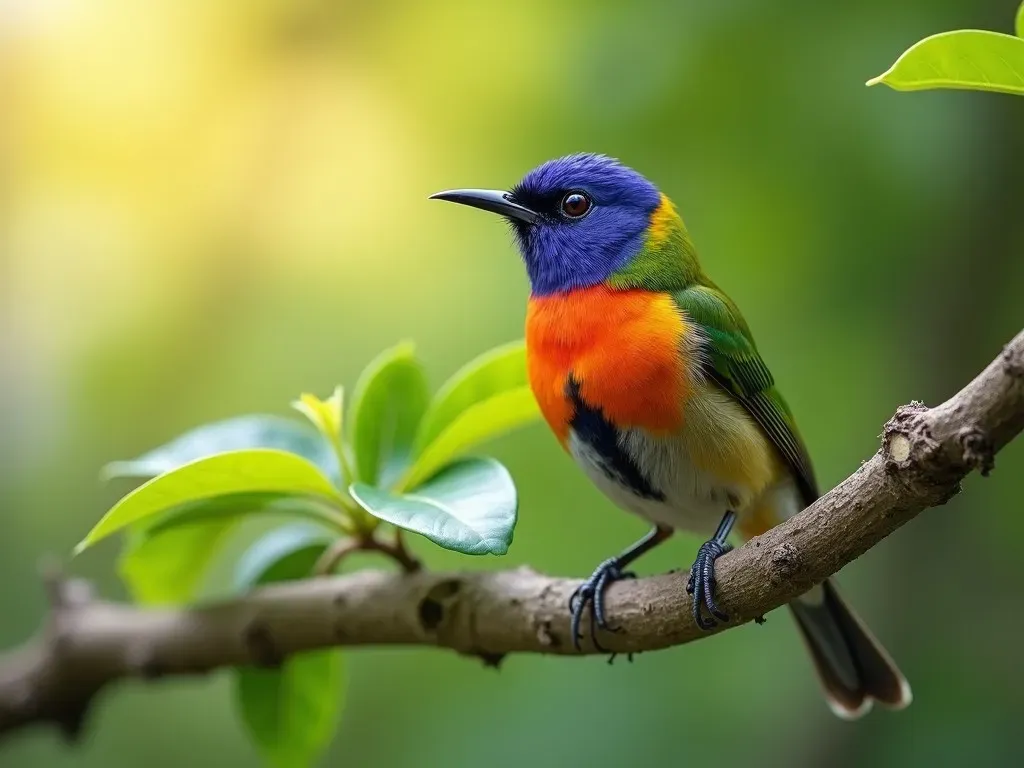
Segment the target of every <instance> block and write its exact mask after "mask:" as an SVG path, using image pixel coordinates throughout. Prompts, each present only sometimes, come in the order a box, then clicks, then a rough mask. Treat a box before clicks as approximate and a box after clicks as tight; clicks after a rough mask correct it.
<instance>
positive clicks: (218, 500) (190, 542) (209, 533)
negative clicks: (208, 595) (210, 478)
mask: <svg viewBox="0 0 1024 768" xmlns="http://www.w3.org/2000/svg"><path fill="white" fill-rule="evenodd" d="M267 513H270V514H275V513H276V514H284V515H288V514H291V515H302V516H306V517H309V518H311V519H313V520H328V521H329V518H326V517H325V511H324V510H323V509H322V508H320V507H317V506H316V505H315V504H314V503H313V502H311V501H309V500H308V499H305V498H302V497H298V496H289V495H287V494H281V493H232V494H228V495H225V496H217V497H214V498H212V499H204V500H202V501H197V502H191V503H186V504H182V505H180V506H178V507H172V508H171V509H169V510H167V511H166V512H164V513H162V514H160V515H157V516H156V517H155V521H154V522H149V521H146V520H143V521H140V522H138V523H135V524H134V525H132V526H131V527H130V533H129V535H128V537H127V540H126V544H125V547H124V549H123V550H122V552H121V555H120V557H119V559H118V573H119V575H120V576H121V579H122V580H123V581H124V582H125V584H126V585H127V587H128V591H129V592H130V593H131V595H132V599H133V600H135V601H136V602H138V603H141V604H144V605H182V604H185V603H188V602H190V601H191V600H193V599H194V598H195V597H196V596H197V595H198V593H199V589H200V587H201V586H202V584H203V580H204V579H205V577H206V574H207V572H208V570H209V567H210V564H211V563H212V561H213V559H214V558H215V557H216V555H217V553H218V552H219V551H220V549H221V547H222V546H223V545H224V543H225V541H227V540H228V538H230V536H231V535H232V534H233V533H234V532H235V531H236V529H237V528H238V525H239V523H240V522H241V520H242V518H243V517H246V516H249V515H254V514H267ZM147 523H148V525H147Z"/></svg>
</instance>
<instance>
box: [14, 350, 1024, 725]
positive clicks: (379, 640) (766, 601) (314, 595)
mask: <svg viewBox="0 0 1024 768" xmlns="http://www.w3.org/2000/svg"><path fill="white" fill-rule="evenodd" d="M1022 428H1024V332H1021V333H1020V334H1018V335H1017V336H1016V337H1015V338H1014V339H1013V341H1011V342H1010V343H1009V344H1008V345H1007V346H1006V347H1005V348H1004V349H1003V352H1002V354H1001V355H1000V356H999V357H998V358H996V359H995V360H994V361H993V362H992V363H990V364H989V365H988V367H986V368H985V370H984V371H982V372H981V373H980V374H979V375H978V376H977V377H976V378H975V379H974V380H973V381H972V382H970V383H969V384H968V385H967V386H966V387H964V388H963V389H962V390H961V391H960V392H958V393H957V394H956V395H955V396H953V397H952V398H950V399H949V400H948V401H946V402H945V403H943V404H941V405H939V406H936V407H934V408H926V407H925V406H923V405H921V404H920V403H916V402H914V403H911V404H910V405H905V406H902V407H900V408H899V409H898V410H897V411H896V414H895V415H894V416H893V417H892V418H891V419H890V420H889V422H888V423H887V424H886V425H885V429H884V433H883V438H882V445H881V447H880V449H879V450H878V452H877V453H876V454H875V455H874V456H873V457H872V458H871V459H870V460H868V461H867V462H865V463H864V464H862V465H861V467H860V468H859V469H858V470H857V471H856V472H854V473H853V475H851V476H850V477H849V478H847V479H846V480H844V481H843V482H842V483H840V484H839V485H838V486H836V487H835V488H834V489H833V490H832V491H830V492H829V493H827V494H826V495H824V496H822V497H821V498H820V499H819V500H818V501H817V502H815V503H814V504H812V505H811V506H810V507H808V508H807V509H805V510H804V511H802V512H801V513H800V514H798V515H796V516H795V517H793V518H792V519H790V520H788V521H787V522H785V523H783V524H781V525H779V526H777V527H775V528H773V529H772V530H770V531H768V532H767V533H765V534H764V535H762V536H759V537H757V538H755V539H753V540H751V541H749V542H747V543H746V544H745V545H744V546H742V547H740V548H738V549H736V550H734V551H733V552H731V553H729V554H727V555H726V556H724V557H722V558H721V559H720V560H719V561H718V562H717V564H716V568H717V575H718V589H719V595H720V597H721V603H722V605H723V607H724V608H725V609H726V610H727V611H728V613H729V614H730V615H731V617H732V621H730V622H729V624H728V625H725V626H720V627H719V628H718V629H716V630H713V631H712V632H704V631H702V630H700V629H698V628H697V626H696V625H695V624H694V622H693V619H692V617H691V614H690V599H691V598H690V597H689V596H688V595H687V594H686V592H685V590H684V584H685V580H686V574H685V573H670V574H664V575H660V576H654V577H651V578H645V579H639V580H635V581H634V580H629V581H623V582H619V583H616V584H614V585H613V586H612V587H611V588H610V590H609V592H608V608H609V613H610V615H611V616H612V618H613V621H614V622H615V623H617V624H619V625H621V627H622V630H621V632H618V633H614V634H613V633H605V636H603V637H602V638H601V639H602V644H603V645H605V646H607V647H608V648H609V649H610V650H612V651H614V652H616V653H628V652H635V651H651V650H656V649H660V648H666V647H669V646H674V645H680V644H682V643H686V642H690V641H691V640H696V639H698V638H700V637H706V636H708V635H709V634H714V633H715V632H718V631H722V629H726V628H728V627H733V626H739V625H740V624H743V623H746V622H747V621H749V620H751V619H755V618H757V617H760V616H761V615H763V614H765V613H768V612H769V611H771V610H773V609H775V608H777V607H779V606H781V605H783V604H785V603H786V602H788V601H789V600H791V599H793V598H795V597H796V596H798V595H799V594H801V593H803V592H804V591H806V590H807V589H809V588H810V587H811V586H812V585H814V584H816V583H818V582H820V581H822V580H823V579H825V578H827V577H829V576H831V575H832V574H834V573H836V572H837V571H838V570H839V569H840V568H842V567H843V566H844V565H846V564H847V563H849V562H851V561H852V560H854V559H855V558H857V557H858V556H860V555H861V554H863V553H864V552H865V551H866V550H868V549H869V548H871V547H872V546H874V545H875V544H877V543H878V542H880V541H881V540H882V539H883V538H885V537H886V536H888V535H889V534H890V533H892V532H893V531H894V530H896V528H898V527H900V526H901V525H903V524H904V523H906V522H907V521H909V520H910V519H912V518H913V517H914V516H916V515H917V514H918V513H919V512H921V511H922V510H924V509H926V508H928V507H932V506H936V505H939V504H943V503H945V502H946V501H948V500H949V499H950V498H951V497H952V496H954V495H955V494H956V493H957V492H959V490H960V481H961V480H962V479H963V478H964V477H965V476H966V475H967V474H968V473H969V472H971V471H972V470H974V469H978V470H979V471H980V472H981V474H982V475H987V474H988V473H989V472H990V471H991V470H992V468H993V462H994V456H995V454H996V452H998V451H999V450H1000V449H1001V448H1002V447H1003V446H1004V445H1006V444H1007V443H1008V442H1009V441H1010V440H1012V439H1013V438H1014V437H1015V436H1016V435H1017V434H1018V433H1019V432H1020V431H1021V429H1022ZM579 583H580V582H579V580H578V579H559V578H550V577H547V576H544V575H541V574H538V573H535V572H533V571H531V570H530V569H528V568H520V569H517V570H511V571H502V572H461V573H434V572H428V571H423V570H420V571H417V572H414V573H390V572H383V571H375V570H363V571H359V572H356V573H353V574H350V575H345V576H330V577H327V576H324V577H319V578H311V579H308V580H304V581H295V582H287V583H281V584H274V585H269V586H266V587H262V588H259V589H256V590H254V591H252V592H250V593H248V594H247V595H245V596H243V597H241V598H238V599H235V600H228V601H223V602H218V603H215V604H209V605H202V606H197V607H190V608H185V609H180V610H142V609H138V608H134V607H131V606H128V605H120V604H115V603H109V602H103V601H98V600H95V599H93V597H92V595H91V593H90V591H89V590H88V588H87V586H86V585H85V584H84V583H83V582H81V581H76V580H72V581H64V580H61V579H60V578H58V577H56V576H51V577H50V579H49V592H50V600H51V603H52V605H53V611H52V614H51V616H50V620H49V623H48V624H47V626H46V627H45V628H44V629H43V631H42V632H41V633H40V635H39V636H38V637H37V638H36V639H35V640H34V641H32V642H30V643H29V644H28V645H26V647H24V648H23V649H21V650H19V651H16V652H11V653H9V654H8V655H7V656H5V657H3V658H0V735H3V734H5V733H8V732H11V731H13V730H15V729H17V728H20V727H22V726H25V725H28V724H31V723H47V722H49V723H56V724H57V725H59V726H60V727H61V729H62V730H63V731H64V733H65V734H66V735H67V736H68V737H74V736H75V735H76V734H77V733H78V732H79V730H80V728H81V725H82V721H83V719H84V716H85V714H86V712H87V710H88V707H89V704H90V702H91V701H92V700H93V698H94V696H95V695H96V694H97V693H98V692H99V691H100V690H102V689H104V688H106V687H107V686H108V684H110V683H112V682H114V681H117V680H121V679H125V678H141V679H155V678H159V677H164V676H169V675H192V674H201V673H206V672H209V671H212V670H216V669H220V668H223V667H230V666H233V665H240V664H256V665H267V666H273V665H276V664H280V663H281V661H282V660H283V659H284V658H285V657H286V656H287V655H288V654H292V653H296V652H301V651H305V650H310V649H314V648H323V647H327V646H336V645H338V646H358V645H376V646H383V645H428V646H437V647H442V648H449V649H452V650H455V651H457V652H459V653H463V654H468V655H475V656H479V657H483V659H484V660H485V662H487V663H489V664H491V665H495V666H496V665H497V664H498V663H499V662H500V660H501V658H502V657H503V656H504V655H505V654H507V653H519V652H527V653H548V654H570V655H571V654H575V653H576V651H575V649H574V648H573V646H572V643H571V642H570V641H569V614H568V611H567V607H566V606H567V604H568V600H569V595H570V594H571V593H572V591H573V590H574V589H575V588H576V587H577V586H578V584H579ZM584 653H596V651H595V650H594V649H592V648H590V647H589V646H585V647H584Z"/></svg>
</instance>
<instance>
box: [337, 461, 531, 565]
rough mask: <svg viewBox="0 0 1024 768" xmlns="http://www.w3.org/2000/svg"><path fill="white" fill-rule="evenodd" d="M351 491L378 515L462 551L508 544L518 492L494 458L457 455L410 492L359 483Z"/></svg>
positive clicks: (501, 548) (500, 550) (481, 551)
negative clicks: (469, 457)
mask: <svg viewBox="0 0 1024 768" xmlns="http://www.w3.org/2000/svg"><path fill="white" fill-rule="evenodd" d="M349 492H350V493H351V494H352V497H353V498H354V499H355V500H356V502H357V503H358V504H360V505H361V506H362V507H363V509H365V510H366V511H367V512H369V513H370V514H372V515H374V516H376V517H379V518H380V519H381V520H384V521H386V522H389V523H391V524H392V525H397V526H399V527H400V528H405V529H406V530H408V531H413V532H414V533H419V534H421V535H423V536H425V537H426V538H428V539H430V540H431V541H432V542H434V543H435V544H438V545H439V546H442V547H444V548H445V549H452V550H455V551H456V552H462V553H464V554H467V555H485V554H488V553H490V554H494V555H503V554H505V553H506V552H508V548H509V546H510V545H511V544H512V533H513V530H514V529H515V525H516V517H517V512H518V505H519V501H518V497H517V495H516V487H515V483H513V482H512V476H511V475H510V474H509V472H508V470H507V469H505V467H503V466H502V465H501V464H500V463H499V462H497V461H495V460H494V459H478V458H472V459H463V460H461V461H458V462H456V463H454V464H450V465H449V466H447V467H445V468H444V469H443V470H442V471H441V472H439V473H437V474H436V475H435V476H434V477H433V478H431V479H430V480H429V481H428V482H426V483H424V484H423V485H421V486H420V487H419V488H417V489H416V492H415V493H406V494H401V495H400V494H396V493H390V492H388V491H385V490H382V489H380V488H376V487H374V486H371V485H367V484H365V483H355V484H353V485H352V487H351V488H350V489H349Z"/></svg>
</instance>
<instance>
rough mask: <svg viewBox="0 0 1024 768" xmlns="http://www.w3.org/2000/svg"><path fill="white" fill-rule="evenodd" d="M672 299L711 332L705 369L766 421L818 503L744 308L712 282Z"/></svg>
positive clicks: (809, 498) (808, 496) (807, 496)
mask: <svg viewBox="0 0 1024 768" xmlns="http://www.w3.org/2000/svg"><path fill="white" fill-rule="evenodd" d="M672 298H673V299H674V300H675V302H676V304H677V305H678V306H679V307H680V308H681V309H682V310H684V311H685V312H686V314H687V316H688V317H689V320H690V322H693V323H696V324H697V325H699V326H700V327H701V328H702V330H703V331H704V333H705V335H706V336H707V339H708V344H707V349H706V354H707V359H706V361H705V364H704V370H705V373H706V374H707V375H708V376H709V378H711V379H712V380H713V381H714V382H716V383H717V384H718V385H719V386H721V387H722V388H723V389H724V390H725V391H726V392H728V393H729V394H731V395H732V396H733V397H735V398H736V400H738V401H739V402H740V404H742V405H743V407H744V408H746V409H747V411H748V412H749V413H750V415H751V416H753V417H754V419H755V420H756V421H757V422H758V424H760V425H761V428H762V429H764V431H765V433H766V434H767V435H768V437H769V438H770V439H771V441H772V442H773V443H774V444H775V446H776V447H777V448H778V449H779V452H780V453H781V454H782V455H783V457H784V458H785V459H786V462H787V463H788V464H789V466H790V467H791V468H792V470H793V475H794V477H795V478H796V481H797V484H798V485H799V487H800V492H801V494H802V495H803V497H804V503H805V504H810V503H811V502H813V501H814V500H815V499H816V498H818V486H817V481H816V480H815V477H814V469H813V467H812V466H811V459H810V457H809V456H808V454H807V448H806V446H805V445H804V443H803V440H802V439H801V438H800V434H799V433H798V432H797V429H796V423H795V421H794V419H793V414H792V413H791V412H790V410H789V406H788V405H786V401H785V400H783V399H782V395H780V394H779V392H778V390H777V389H776V388H775V380H774V379H773V378H772V374H771V371H769V370H768V366H766V365H765V363H764V360H762V359H761V356H760V355H759V354H758V352H757V347H756V346H755V344H754V338H753V336H752V335H751V333H750V329H749V328H748V327H747V323H746V321H745V320H744V319H743V316H742V315H741V314H740V311H739V309H737V307H736V305H735V304H733V302H732V300H730V299H729V297H728V296H726V295H725V294H724V293H722V292H721V291H720V290H718V289H717V288H716V287H714V286H709V285H693V286H690V287H689V288H686V289H683V290H680V291H676V292H674V293H673V294H672Z"/></svg>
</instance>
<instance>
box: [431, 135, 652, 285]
mask: <svg viewBox="0 0 1024 768" xmlns="http://www.w3.org/2000/svg"><path fill="white" fill-rule="evenodd" d="M433 197H437V198H440V199H443V200H450V201H452V202H457V203H463V204H465V205H471V206H474V207H477V208H483V209H484V210H488V211H492V212H494V213H499V214H501V215H503V216H505V217H506V218H507V219H508V220H509V222H510V223H511V224H512V228H513V231H514V232H515V235H516V240H517V241H518V244H519V250H520V252H521V253H522V256H523V260H524V261H525V262H526V270H527V273H528V274H529V277H530V284H531V287H532V289H533V292H534V294H536V295H546V294H551V293H559V292H563V291H570V290H573V289H575V288H583V287H587V286H591V285H596V284H598V283H601V282H604V281H605V280H606V279H607V278H608V277H609V275H611V274H612V273H613V272H616V271H617V270H620V269H622V268H623V267H625V266H626V265H627V264H629V262H630V261H631V260H632V259H633V257H635V256H636V255H637V254H638V253H639V252H640V250H641V248H642V247H643V245H644V241H645V238H646V236H647V231H648V228H649V226H650V224H651V216H652V215H653V214H654V212H655V211H656V210H657V209H658V207H659V205H660V203H661V194H660V193H659V192H658V190H657V188H656V187H655V186H654V185H653V184H651V182H649V181H648V180H647V179H645V178H644V177H643V176H641V175H640V174H639V173H637V172H636V171H634V170H632V169H631V168H627V167H626V166H624V165H622V164H620V163H619V162H617V161H616V160H613V159H611V158H608V157H605V156H603V155H594V154H577V155H569V156H567V157H561V158H558V159H556V160H550V161H548V162H546V163H544V164H543V165H541V166H539V167H537V168H534V169H533V170H532V171H530V172H529V173H527V174H526V176H525V177H523V179H522V181H520V182H519V183H518V184H516V185H515V187H513V188H512V189H511V190H510V191H508V192H501V191H495V190H475V189H466V190H454V191H450V192H440V193H438V194H436V195H433Z"/></svg>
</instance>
